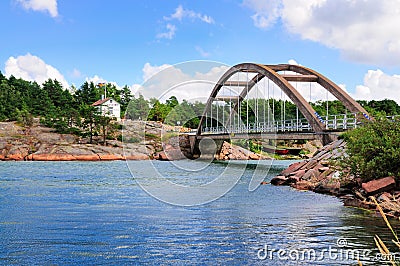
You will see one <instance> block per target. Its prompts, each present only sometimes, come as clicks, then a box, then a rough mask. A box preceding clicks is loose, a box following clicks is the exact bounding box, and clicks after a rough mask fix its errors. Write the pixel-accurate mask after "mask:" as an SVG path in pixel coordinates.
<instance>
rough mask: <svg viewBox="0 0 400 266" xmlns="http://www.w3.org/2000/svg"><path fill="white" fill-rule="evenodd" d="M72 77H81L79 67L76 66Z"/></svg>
mask: <svg viewBox="0 0 400 266" xmlns="http://www.w3.org/2000/svg"><path fill="white" fill-rule="evenodd" d="M71 77H73V78H80V77H82V73H81V72H80V71H79V70H78V69H76V68H74V69H73V70H72V72H71Z"/></svg>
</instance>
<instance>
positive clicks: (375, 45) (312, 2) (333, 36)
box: [243, 0, 400, 65]
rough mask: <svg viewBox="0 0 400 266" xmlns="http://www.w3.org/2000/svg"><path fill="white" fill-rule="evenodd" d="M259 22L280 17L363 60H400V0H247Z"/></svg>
mask: <svg viewBox="0 0 400 266" xmlns="http://www.w3.org/2000/svg"><path fill="white" fill-rule="evenodd" d="M243 4H244V5H245V6H247V7H249V8H251V9H252V10H253V11H254V12H255V13H254V15H253V16H252V18H253V20H254V24H255V26H257V27H259V28H263V29H265V28H268V27H271V26H272V25H273V24H274V23H276V22H277V21H278V20H280V21H281V22H282V25H283V26H284V27H285V28H286V29H287V30H288V31H289V32H291V33H293V34H297V35H300V36H301V38H303V39H307V40H312V41H315V42H319V43H322V44H323V45H326V46H328V47H332V48H335V49H339V50H340V51H341V53H342V54H343V55H344V57H346V58H348V59H350V60H353V61H356V62H362V63H373V64H381V65H396V64H399V63H398V62H399V61H400V31H399V30H398V26H397V25H399V24H400V8H399V6H400V0H385V1H376V0H298V1H292V0H273V1H264V0H244V2H243Z"/></svg>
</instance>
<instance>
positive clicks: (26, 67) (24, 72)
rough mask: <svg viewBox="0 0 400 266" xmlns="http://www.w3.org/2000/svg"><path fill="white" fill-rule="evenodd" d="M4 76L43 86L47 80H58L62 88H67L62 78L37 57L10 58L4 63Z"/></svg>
mask: <svg viewBox="0 0 400 266" xmlns="http://www.w3.org/2000/svg"><path fill="white" fill-rule="evenodd" d="M5 75H6V76H8V77H9V76H11V75H13V76H14V77H16V78H22V79H25V80H28V81H36V82H37V83H39V84H43V82H45V81H46V80H48V79H56V80H58V81H59V82H60V83H61V84H62V85H63V87H64V88H68V87H69V85H68V82H67V81H66V80H65V78H64V76H63V75H62V74H61V73H60V72H59V71H58V70H57V69H56V68H54V67H53V66H51V65H48V64H46V63H45V62H44V61H43V60H42V59H40V58H39V57H37V56H34V55H31V54H29V53H28V54H26V55H21V56H18V57H17V58H15V57H13V56H11V57H10V58H8V60H7V62H6V63H5Z"/></svg>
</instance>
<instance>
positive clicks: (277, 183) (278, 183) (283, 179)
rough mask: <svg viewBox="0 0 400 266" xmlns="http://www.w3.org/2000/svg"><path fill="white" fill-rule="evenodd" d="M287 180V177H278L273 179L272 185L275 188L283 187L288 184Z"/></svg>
mask: <svg viewBox="0 0 400 266" xmlns="http://www.w3.org/2000/svg"><path fill="white" fill-rule="evenodd" d="M287 180H288V179H287V178H286V177H285V176H276V177H274V178H272V179H271V184H272V185H274V186H282V185H285V184H286V182H287Z"/></svg>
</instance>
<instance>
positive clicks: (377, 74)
mask: <svg viewBox="0 0 400 266" xmlns="http://www.w3.org/2000/svg"><path fill="white" fill-rule="evenodd" d="M351 95H352V96H353V97H354V98H355V99H357V100H369V101H370V100H384V99H391V100H395V101H396V102H398V103H400V75H388V74H386V73H384V72H383V71H382V70H379V69H378V70H368V72H367V73H366V74H365V76H364V84H362V85H358V86H357V87H356V91H355V93H351Z"/></svg>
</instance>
